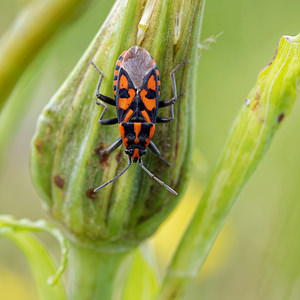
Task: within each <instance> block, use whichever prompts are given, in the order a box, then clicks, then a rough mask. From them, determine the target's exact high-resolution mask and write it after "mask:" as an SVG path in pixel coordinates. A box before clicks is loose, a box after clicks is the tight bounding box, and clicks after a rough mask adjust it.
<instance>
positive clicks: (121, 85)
mask: <svg viewBox="0 0 300 300" xmlns="http://www.w3.org/2000/svg"><path fill="white" fill-rule="evenodd" d="M119 89H128V80H127V78H126V76H125V75H122V76H121V78H120V81H119Z"/></svg>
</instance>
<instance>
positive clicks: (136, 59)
mask: <svg viewBox="0 0 300 300" xmlns="http://www.w3.org/2000/svg"><path fill="white" fill-rule="evenodd" d="M186 62H187V60H186V61H184V62H183V63H182V64H180V65H178V66H177V67H176V68H175V69H173V70H172V72H171V79H172V87H173V93H174V97H173V98H171V99H169V100H165V101H159V96H160V79H159V71H158V68H157V65H156V63H155V60H154V59H153V57H152V56H151V55H150V53H149V52H147V51H146V50H145V49H143V48H141V47H138V46H133V47H131V48H130V49H129V50H127V51H124V52H123V53H122V54H121V55H120V57H119V58H118V60H117V64H116V68H115V71H114V95H115V99H112V98H110V97H107V96H104V95H102V94H100V92H99V90H100V85H101V82H102V78H103V74H102V73H101V71H100V70H99V69H98V67H97V66H96V65H95V64H94V63H93V62H92V61H91V64H92V65H93V66H94V67H95V68H96V70H97V71H98V73H99V75H100V77H99V81H98V84H97V88H96V96H97V98H98V99H100V100H101V101H102V102H105V103H107V104H110V105H113V106H116V108H117V118H112V119H104V120H103V116H104V114H105V113H106V111H107V109H108V107H107V106H106V105H105V104H103V103H102V102H98V100H96V104H97V105H101V106H102V107H104V110H103V111H102V113H101V115H100V118H99V123H100V124H102V125H112V124H117V123H119V131H120V135H121V137H120V138H118V139H117V140H116V141H115V142H114V143H113V144H112V145H110V146H109V147H108V148H107V149H106V150H103V151H101V153H102V154H109V153H111V152H112V151H114V150H115V149H117V148H118V147H119V146H120V145H121V144H122V142H123V144H124V145H125V148H126V149H125V153H126V154H127V155H128V165H127V167H126V168H125V169H124V170H123V171H122V172H121V173H119V174H118V175H117V176H116V177H114V178H113V179H111V180H109V181H108V182H107V183H105V184H103V185H101V186H99V187H98V188H96V189H95V190H94V192H97V191H98V190H100V189H102V188H104V187H105V186H106V185H108V184H109V183H111V182H113V181H115V180H116V179H117V178H119V177H120V176H121V175H122V174H124V173H125V172H126V171H127V170H128V168H129V167H130V166H131V159H132V161H133V162H134V163H136V162H139V165H140V166H141V168H142V169H143V170H144V171H145V172H147V174H148V175H149V176H150V177H151V178H153V179H154V180H156V181H157V182H158V183H159V184H161V185H163V186H164V187H165V188H166V189H167V190H168V191H170V192H171V193H173V194H175V195H177V193H176V192H175V191H174V190H173V189H172V188H170V187H169V186H167V185H166V184H165V183H164V182H162V181H161V180H160V179H158V178H157V177H155V176H154V175H153V174H152V173H151V172H150V171H149V170H148V169H146V167H145V166H144V165H143V161H142V158H141V157H142V156H143V155H144V154H146V152H147V148H149V149H150V150H151V151H153V152H154V153H155V154H156V155H157V156H158V157H159V158H160V159H161V160H162V161H163V162H165V163H166V164H167V165H169V163H168V162H166V161H165V159H164V158H163V157H162V156H161V154H160V152H159V150H158V149H157V147H156V146H155V144H154V143H153V142H152V141H151V139H152V137H153V134H154V131H155V123H166V122H169V121H172V120H173V119H174V108H173V104H174V103H175V101H176V99H177V98H178V96H177V90H176V81H175V72H176V71H177V70H178V69H179V68H180V67H181V66H182V65H183V64H185V63H186ZM181 95H183V94H181ZM181 95H180V96H181ZM166 106H171V117H157V110H158V109H159V108H161V107H166Z"/></svg>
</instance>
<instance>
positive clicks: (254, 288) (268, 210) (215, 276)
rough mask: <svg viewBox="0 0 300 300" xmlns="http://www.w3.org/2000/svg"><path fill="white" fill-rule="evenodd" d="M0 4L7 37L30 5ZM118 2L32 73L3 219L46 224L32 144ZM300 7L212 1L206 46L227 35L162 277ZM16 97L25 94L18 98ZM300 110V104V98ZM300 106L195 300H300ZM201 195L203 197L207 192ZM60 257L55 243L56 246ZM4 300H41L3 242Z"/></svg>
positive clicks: (209, 68)
mask: <svg viewBox="0 0 300 300" xmlns="http://www.w3.org/2000/svg"><path fill="white" fill-rule="evenodd" d="M28 3H29V1H26V0H10V1H8V0H0V34H3V33H4V32H5V30H6V29H7V28H8V27H9V26H11V25H12V24H13V20H14V18H15V17H16V16H17V15H18V14H19V13H20V12H21V11H22V8H23V7H24V6H25V5H26V4H28ZM112 4H113V1H104V0H102V1H100V0H98V1H97V0H93V1H89V5H88V6H87V8H86V10H85V11H84V13H83V14H82V15H81V16H80V17H78V18H77V19H76V20H75V21H73V22H72V23H71V24H68V25H67V26H65V27H64V28H62V29H61V31H60V33H59V34H58V35H57V36H55V37H54V38H53V39H52V40H51V41H50V42H49V43H48V44H47V46H46V47H45V48H44V49H43V51H42V52H41V53H40V54H39V56H38V57H37V58H36V60H35V61H34V62H33V64H32V65H31V66H30V68H29V69H28V70H27V71H26V72H25V74H24V76H23V77H22V79H21V81H20V82H19V85H18V87H17V93H18V95H20V94H19V93H21V95H22V97H20V96H18V101H20V102H22V101H26V102H27V103H28V106H27V108H26V110H24V117H23V118H21V119H17V120H14V122H15V124H16V125H17V126H18V129H17V130H16V133H15V135H13V136H11V137H10V138H9V139H8V140H7V143H6V145H5V149H4V150H5V153H4V154H3V155H4V156H3V157H1V169H0V213H1V214H13V215H15V216H16V217H18V218H21V217H28V218H31V219H33V220H35V219H38V218H47V216H46V215H45V214H44V213H43V211H42V208H41V201H40V200H39V197H38V195H37V194H36V192H35V190H34V189H33V187H32V184H31V180H30V176H29V168H28V166H29V162H28V160H29V149H30V146H29V144H30V140H31V137H32V136H33V133H34V130H35V123H36V120H37V117H38V115H39V113H40V111H41V110H42V108H43V107H44V105H45V104H46V103H47V102H48V101H49V99H50V97H51V96H52V95H53V93H54V92H55V91H56V90H57V89H58V87H59V86H60V85H61V83H62V82H63V81H64V79H65V78H66V77H67V76H68V74H69V72H70V71H71V70H72V68H73V67H74V66H75V64H76V62H77V61H78V59H79V58H80V56H81V55H82V54H83V52H84V50H85V49H86V47H87V46H88V45H89V43H90V41H91V40H92V38H93V36H94V35H95V33H96V32H97V30H98V29H99V27H100V26H101V24H102V22H103V21H104V19H105V17H106V15H107V13H108V12H109V10H110V8H111V6H112ZM299 11H300V1H299V0H285V1H279V0H274V1H271V0H260V1H258V0H253V1H245V0H242V1H238V0H231V1H221V0H219V1H217V0H208V1H206V8H205V14H204V22H203V32H202V37H201V40H204V39H206V38H208V37H210V36H212V35H217V34H219V33H220V32H223V34H222V35H221V36H220V37H219V38H218V39H217V42H216V43H214V44H212V45H211V46H210V50H207V51H204V52H203V53H202V56H201V59H200V63H199V71H198V78H197V86H196V88H197V98H196V101H195V104H196V109H195V112H196V125H195V135H194V136H195V142H194V145H195V151H194V158H193V159H194V166H195V167H194V169H193V174H192V175H193V176H192V179H191V182H190V185H189V188H188V191H187V194H186V195H185V197H184V199H183V201H182V203H181V204H180V206H179V207H178V208H177V209H176V211H175V212H174V213H173V215H172V216H171V217H170V219H169V220H168V221H167V222H166V224H164V225H163V226H162V228H161V230H160V231H159V232H158V234H157V236H156V239H155V241H154V243H155V249H156V252H157V258H158V262H159V265H160V267H161V269H162V270H163V267H164V266H165V265H166V264H167V261H168V259H169V258H170V255H171V253H172V252H173V250H174V248H175V247H176V243H177V241H178V238H179V237H178V233H180V232H182V230H183V228H184V226H185V224H186V222H187V220H188V218H189V216H190V215H191V213H192V210H193V208H194V207H195V203H196V202H197V201H198V200H199V198H200V196H201V192H202V189H203V187H204V186H205V184H206V182H207V180H208V177H209V174H210V172H211V171H212V168H213V166H214V164H215V162H216V159H217V158H218V155H219V154H220V153H221V151H222V148H223V145H224V142H225V140H226V136H227V134H228V131H229V129H230V126H231V124H232V122H233V120H234V119H235V116H236V115H237V113H238V111H239V109H240V107H241V105H243V102H244V99H245V98H246V97H247V94H248V92H249V91H250V89H251V88H252V87H253V85H254V83H255V81H256V77H257V74H258V72H259V71H260V70H261V69H262V68H264V67H265V66H266V65H267V64H268V63H269V62H270V61H271V60H272V58H273V55H274V54H275V51H276V47H277V43H278V41H279V39H280V37H281V36H282V35H296V34H298V33H299V32H300V26H299V25H300V22H299ZM17 93H16V94H17ZM298 101H299V96H298ZM299 115H300V105H299V103H298V102H297V101H296V104H295V106H294V109H293V111H292V113H291V115H290V116H289V117H288V118H287V120H285V122H284V123H283V125H282V127H281V128H280V130H279V132H278V134H277V135H276V137H275V139H274V141H273V143H272V145H271V147H270V150H269V151H268V153H267V155H266V156H265V157H264V159H263V161H262V162H261V164H260V166H259V168H258V169H257V171H256V172H255V174H254V176H253V177H252V178H251V180H250V182H249V183H248V184H247V186H246V188H245V189H244V190H243V192H242V194H241V196H240V198H239V201H238V202H237V204H236V205H235V207H234V209H233V210H232V212H231V214H230V217H229V219H228V222H227V224H226V226H225V228H224V230H223V231H222V233H221V235H220V237H219V238H218V240H217V242H216V244H215V246H214V248H213V250H212V253H211V254H210V256H209V258H208V260H207V262H206V264H205V266H204V268H203V270H202V271H201V272H200V274H199V278H198V279H197V280H196V281H195V282H194V283H193V284H192V287H191V289H190V290H189V292H188V294H187V295H186V300H192V299H212V300H214V299H228V300H229V299H230V300H235V299H243V300H247V299H272V300H277V299H299V298H300V276H299V275H300V274H299V273H300V232H299V229H298V228H299V227H300V203H299V200H300V197H299V189H300V184H299V181H300V174H299V170H300V156H299V155H298V153H300V141H299V137H300V134H299V128H300V118H299ZM199 187H201V188H199ZM47 242H48V244H49V246H50V247H52V248H53V249H54V251H55V250H56V245H55V242H54V241H53V240H49V241H47ZM0 295H1V296H0V298H1V299H5V300H6V299H8V300H15V299H16V300H25V299H31V300H35V299H36V294H35V290H34V286H33V283H32V281H31V278H30V273H29V270H28V266H27V264H26V262H25V259H24V258H23V256H22V254H21V252H20V251H19V250H18V249H16V247H15V246H14V245H12V244H11V243H10V242H8V241H6V240H4V239H0Z"/></svg>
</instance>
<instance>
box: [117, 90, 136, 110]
mask: <svg viewBox="0 0 300 300" xmlns="http://www.w3.org/2000/svg"><path fill="white" fill-rule="evenodd" d="M128 94H129V98H119V108H121V109H124V110H127V109H128V107H129V105H130V104H131V102H132V100H133V98H134V97H135V91H134V89H129V90H128Z"/></svg>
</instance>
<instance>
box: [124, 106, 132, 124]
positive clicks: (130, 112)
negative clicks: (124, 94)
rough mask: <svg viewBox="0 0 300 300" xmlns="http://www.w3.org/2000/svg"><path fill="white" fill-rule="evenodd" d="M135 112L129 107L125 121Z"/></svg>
mask: <svg viewBox="0 0 300 300" xmlns="http://www.w3.org/2000/svg"><path fill="white" fill-rule="evenodd" d="M132 114H133V110H132V109H129V111H128V113H127V114H126V116H125V118H124V120H123V122H128V120H129V118H130V117H131V116H132Z"/></svg>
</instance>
